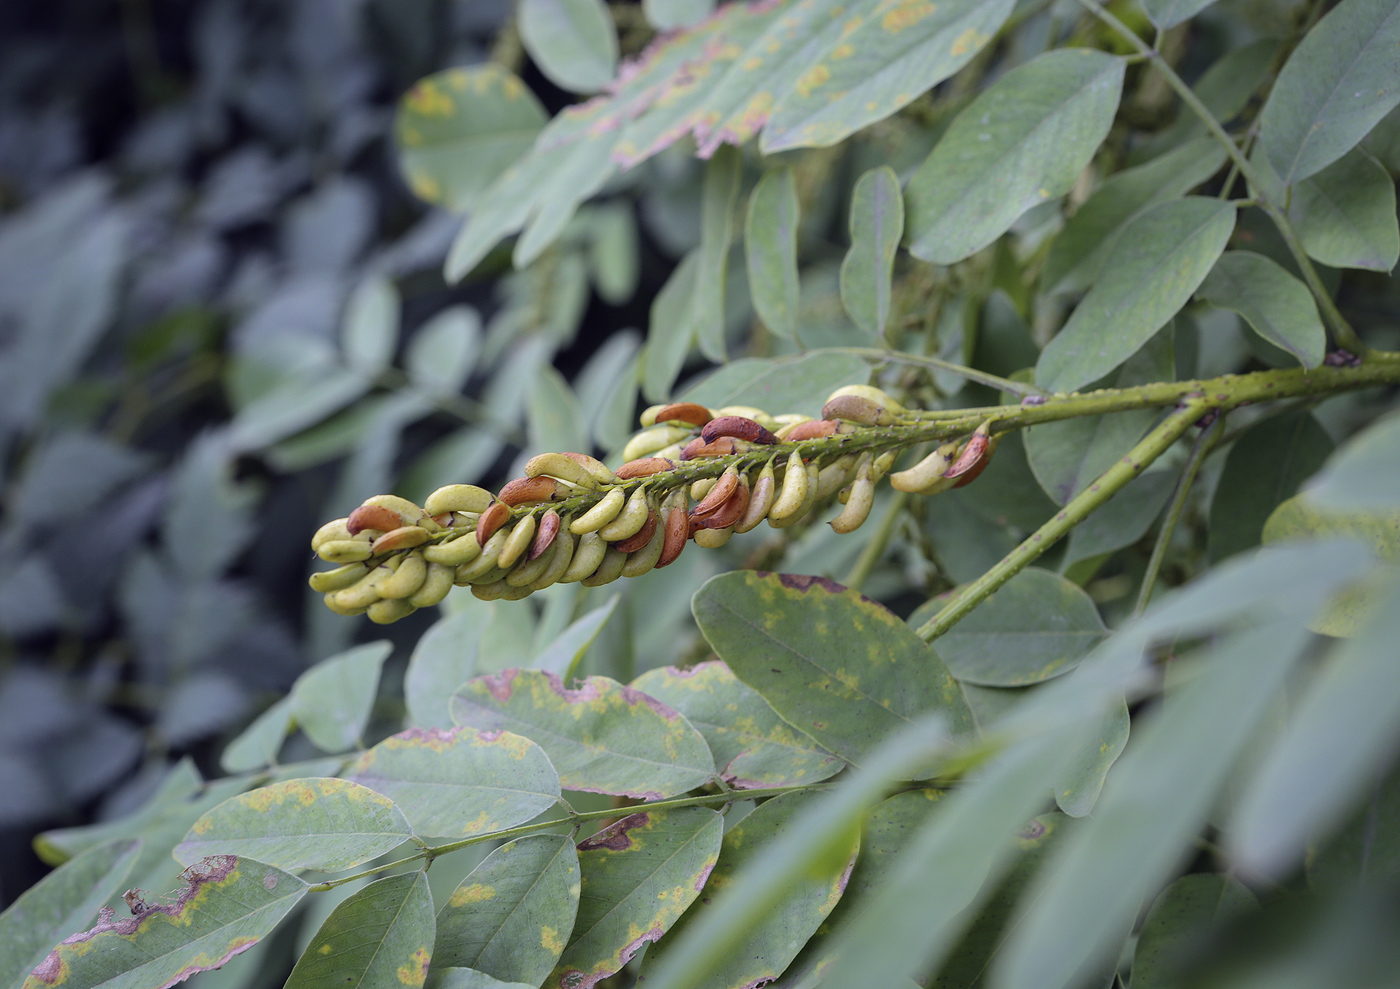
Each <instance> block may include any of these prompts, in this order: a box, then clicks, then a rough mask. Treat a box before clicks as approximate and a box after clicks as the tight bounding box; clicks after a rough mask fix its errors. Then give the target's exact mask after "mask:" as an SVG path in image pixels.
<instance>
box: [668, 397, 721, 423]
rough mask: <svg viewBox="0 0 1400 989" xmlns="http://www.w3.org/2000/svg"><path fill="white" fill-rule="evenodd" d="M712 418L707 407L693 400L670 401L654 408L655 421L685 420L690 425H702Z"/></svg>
mask: <svg viewBox="0 0 1400 989" xmlns="http://www.w3.org/2000/svg"><path fill="white" fill-rule="evenodd" d="M712 418H713V416H711V415H710V410H709V409H707V408H705V406H703V405H696V404H695V403H694V402H672V403H671V404H670V405H665V406H662V407H661V408H659V409H657V410H656V421H657V422H686V423H689V424H690V425H692V426H703V425H705V423H707V422H709V421H710V420H711V419H712Z"/></svg>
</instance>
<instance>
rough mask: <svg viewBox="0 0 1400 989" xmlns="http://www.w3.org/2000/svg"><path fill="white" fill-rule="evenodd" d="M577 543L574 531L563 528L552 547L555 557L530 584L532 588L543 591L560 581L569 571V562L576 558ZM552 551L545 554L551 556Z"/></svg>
mask: <svg viewBox="0 0 1400 989" xmlns="http://www.w3.org/2000/svg"><path fill="white" fill-rule="evenodd" d="M577 543H578V540H577V539H576V538H575V537H574V535H573V533H571V532H569V531H568V530H563V531H561V532H560V533H559V535H557V536H555V537H554V545H552V546H551V547H550V553H553V559H552V560H551V561H550V564H549V566H548V567H546V568H545V571H544V573H542V574H540V576H539V577H538V578H537V579H536V580H535V581H534V582H533V583H531V584H530V590H532V591H542V590H544V589H545V588H546V587H550V586H552V585H554V584H557V583H559V579H560V578H561V577H563V576H564V574H566V573H568V571H569V564H570V563H572V562H573V560H574V551H575V550H576V549H577ZM550 553H546V554H545V556H549V555H550Z"/></svg>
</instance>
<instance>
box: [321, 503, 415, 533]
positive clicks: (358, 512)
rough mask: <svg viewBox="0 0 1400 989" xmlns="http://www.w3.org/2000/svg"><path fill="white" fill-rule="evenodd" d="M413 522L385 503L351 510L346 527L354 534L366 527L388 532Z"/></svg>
mask: <svg viewBox="0 0 1400 989" xmlns="http://www.w3.org/2000/svg"><path fill="white" fill-rule="evenodd" d="M411 524H412V523H411V522H408V521H406V520H405V519H404V517H403V516H402V515H400V514H399V513H398V512H395V511H392V510H391V509H388V508H385V507H384V506H383V505H361V506H360V507H359V508H357V509H355V510H354V511H353V512H351V513H350V517H349V518H347V519H346V520H345V529H346V531H347V532H349V533H350V535H352V536H353V535H356V534H357V533H360V532H363V531H364V530H365V529H378V530H379V531H380V532H388V531H390V530H391V529H397V528H399V527H400V526H403V525H411ZM318 534H319V533H318Z"/></svg>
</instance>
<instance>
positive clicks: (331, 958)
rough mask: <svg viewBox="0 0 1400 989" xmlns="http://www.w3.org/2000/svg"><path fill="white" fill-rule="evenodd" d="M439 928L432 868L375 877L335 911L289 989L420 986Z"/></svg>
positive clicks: (415, 988) (299, 965)
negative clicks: (431, 885) (431, 886)
mask: <svg viewBox="0 0 1400 989" xmlns="http://www.w3.org/2000/svg"><path fill="white" fill-rule="evenodd" d="M434 928H435V922H434V920H433V895H432V893H431V892H430V891H429V889H428V876H427V874H426V873H424V872H408V873H404V874H402V875H398V876H389V877H388V878H386V879H380V880H378V881H377V882H372V883H370V884H369V885H368V886H366V887H365V888H364V889H362V890H359V891H358V892H356V893H354V894H353V895H351V896H349V897H347V898H346V899H345V901H344V902H343V903H341V904H340V905H339V906H337V907H336V908H335V909H334V910H333V911H331V915H330V916H329V917H327V918H326V920H325V923H323V924H322V925H321V928H320V930H318V931H317V932H316V936H315V937H313V938H312V939H311V943H310V944H309V945H308V946H307V948H306V951H305V952H304V953H303V954H302V956H301V958H300V959H298V961H297V963H296V967H295V968H293V969H292V974H291V976H289V977H288V979H287V984H286V987H285V989H342V987H344V986H360V987H362V989H370V987H374V989H381V987H384V989H388V987H402V989H418V987H419V986H422V985H423V983H424V982H425V981H426V979H427V977H428V964H429V962H431V961H432V958H433V938H434Z"/></svg>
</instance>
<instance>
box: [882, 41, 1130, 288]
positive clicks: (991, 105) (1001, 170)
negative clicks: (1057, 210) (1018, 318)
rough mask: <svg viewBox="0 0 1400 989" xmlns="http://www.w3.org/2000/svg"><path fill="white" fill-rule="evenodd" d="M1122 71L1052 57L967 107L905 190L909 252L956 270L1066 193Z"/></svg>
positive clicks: (1111, 60) (1099, 131)
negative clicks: (958, 263) (1025, 217)
mask: <svg viewBox="0 0 1400 989" xmlns="http://www.w3.org/2000/svg"><path fill="white" fill-rule="evenodd" d="M1123 67H1124V66H1123V60H1122V59H1119V58H1115V57H1114V56H1112V55H1106V54H1104V53H1103V52H1096V51H1089V50H1086V49H1079V48H1064V49H1059V50H1057V51H1052V52H1047V53H1045V54H1044V55H1040V56H1038V57H1037V58H1034V59H1032V60H1031V61H1029V62H1027V63H1026V64H1024V65H1020V66H1017V67H1016V68H1014V69H1012V70H1011V71H1010V72H1008V73H1007V74H1006V75H1004V76H1002V77H1001V78H1000V79H999V80H997V82H996V83H994V84H993V85H992V87H991V88H990V89H988V90H987V91H986V92H985V93H983V94H982V95H980V96H979V97H977V99H975V100H973V101H972V103H970V104H969V105H968V106H967V108H966V109H965V110H963V111H962V112H961V113H959V114H958V116H957V117H956V118H955V119H954V120H953V122H952V124H951V125H950V126H949V127H948V130H947V131H946V132H945V133H944V135H943V137H942V139H941V140H940V141H939V142H938V145H937V147H935V148H934V149H933V153H932V154H930V155H929V156H928V158H927V159H926V160H925V161H924V163H923V165H922V166H920V168H919V171H918V172H917V173H915V175H914V177H913V179H911V180H910V182H909V193H908V195H909V224H908V226H909V234H908V236H909V253H911V254H913V255H914V256H915V257H917V258H922V259H923V260H925V261H932V262H934V263H935V264H952V263H953V262H955V261H961V260H962V259H963V258H966V257H968V256H970V255H972V254H975V253H976V252H977V251H979V250H981V249H982V248H984V247H986V246H987V245H988V244H990V243H991V242H992V241H994V240H996V239H997V238H998V237H1000V236H1001V235H1002V234H1004V233H1005V232H1006V231H1007V230H1008V229H1010V227H1011V224H1013V223H1015V222H1016V220H1017V219H1018V218H1019V217H1020V216H1021V214H1023V213H1025V212H1026V210H1028V209H1030V208H1031V207H1032V206H1038V205H1040V204H1041V203H1043V202H1046V201H1047V200H1050V199H1053V198H1055V197H1056V196H1062V195H1064V194H1065V193H1066V192H1068V191H1069V190H1070V188H1071V187H1072V186H1073V185H1074V183H1075V180H1076V179H1078V177H1079V174H1080V173H1081V172H1083V171H1084V167H1085V166H1086V165H1088V164H1089V160H1090V159H1091V158H1092V157H1093V155H1094V151H1095V150H1096V149H1097V148H1098V146H1099V144H1100V143H1101V142H1102V141H1103V139H1104V137H1105V136H1107V134H1108V128H1109V127H1110V126H1111V125H1112V124H1113V116H1114V113H1115V112H1116V111H1117V109H1118V98H1119V95H1120V94H1121V92H1122V89H1123Z"/></svg>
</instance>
